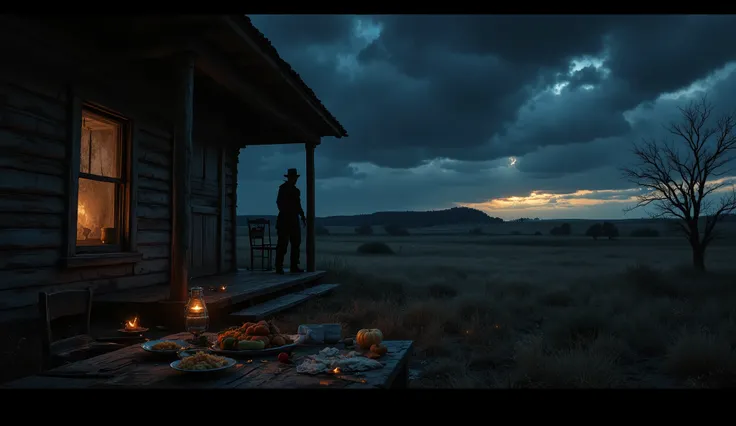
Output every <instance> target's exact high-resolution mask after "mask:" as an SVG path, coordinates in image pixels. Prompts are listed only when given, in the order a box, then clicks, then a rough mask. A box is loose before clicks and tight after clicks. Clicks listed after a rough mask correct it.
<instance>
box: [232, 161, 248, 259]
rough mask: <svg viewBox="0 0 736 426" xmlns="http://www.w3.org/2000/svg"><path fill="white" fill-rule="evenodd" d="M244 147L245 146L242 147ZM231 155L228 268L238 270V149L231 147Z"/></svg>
mask: <svg viewBox="0 0 736 426" xmlns="http://www.w3.org/2000/svg"><path fill="white" fill-rule="evenodd" d="M243 149H245V147H243ZM230 155H231V156H232V158H231V161H232V180H233V182H232V188H233V193H232V195H231V197H232V200H230V201H231V204H230V209H231V210H230V216H231V217H232V224H233V225H232V229H231V230H230V232H232V241H231V243H232V251H233V258H232V265H230V268H231V269H232V271H233V272H237V271H238V163H239V161H240V160H239V150H238V149H237V148H236V149H233V150H232V151H231V154H230Z"/></svg>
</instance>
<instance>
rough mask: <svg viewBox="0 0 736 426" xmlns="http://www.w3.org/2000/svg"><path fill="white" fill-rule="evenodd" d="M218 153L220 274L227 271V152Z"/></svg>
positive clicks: (221, 149)
mask: <svg viewBox="0 0 736 426" xmlns="http://www.w3.org/2000/svg"><path fill="white" fill-rule="evenodd" d="M218 151H219V152H218V159H219V161H218V165H217V171H218V178H217V182H218V183H219V184H220V194H219V196H218V199H217V213H218V214H219V217H218V222H219V224H218V225H217V241H218V242H219V243H220V244H219V246H218V250H217V251H218V257H217V272H218V273H220V274H222V273H223V272H225V271H226V269H227V265H225V217H226V211H225V210H227V186H226V185H227V183H226V182H225V167H226V165H227V163H226V161H227V150H226V149H225V148H224V147H220V149H219V150H218Z"/></svg>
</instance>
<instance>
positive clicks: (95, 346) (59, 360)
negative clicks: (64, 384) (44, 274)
mask: <svg viewBox="0 0 736 426" xmlns="http://www.w3.org/2000/svg"><path fill="white" fill-rule="evenodd" d="M38 309H39V316H40V318H41V321H42V325H43V328H44V330H43V335H42V341H41V345H42V346H41V350H42V356H43V369H44V370H45V369H48V368H53V367H55V366H57V365H59V364H63V363H66V362H74V361H79V360H82V359H86V358H91V357H93V356H96V355H100V354H102V353H107V352H112V351H115V350H118V349H121V348H124V347H125V345H121V344H118V343H112V342H98V341H95V339H94V338H93V337H91V336H90V317H91V314H92V289H91V288H88V289H86V290H66V291H59V292H55V293H46V292H41V293H39V294H38ZM59 323H63V325H64V326H66V327H65V328H66V329H67V333H59V334H66V336H64V337H63V338H59V339H54V338H53V336H54V334H56V333H58V332H59V327H58V325H59ZM54 326H57V327H56V329H54ZM55 332H56V333H55ZM74 333H77V334H74ZM69 334H71V335H69Z"/></svg>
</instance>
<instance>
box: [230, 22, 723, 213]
mask: <svg viewBox="0 0 736 426" xmlns="http://www.w3.org/2000/svg"><path fill="white" fill-rule="evenodd" d="M251 18H252V19H253V22H254V24H255V25H256V26H258V27H259V29H261V30H262V31H263V32H264V33H265V34H266V36H267V37H269V38H270V39H271V40H272V42H273V44H274V46H275V47H276V48H277V49H278V50H279V52H280V54H281V55H282V57H284V59H286V60H287V61H289V62H290V63H291V64H292V66H293V67H294V68H295V69H296V70H297V71H298V72H299V73H300V74H301V76H302V78H303V79H304V80H305V81H306V82H307V84H309V85H310V87H312V88H313V89H314V91H315V93H317V95H318V96H319V97H320V99H321V100H322V101H323V103H324V104H325V105H326V106H327V107H328V108H329V109H330V111H331V112H333V113H334V114H335V116H336V117H337V118H338V119H339V120H340V121H341V122H342V123H343V124H344V125H345V127H346V129H347V130H348V132H349V134H350V137H349V138H347V139H344V140H329V139H325V140H323V143H322V145H320V146H319V147H318V148H317V150H316V162H317V164H316V171H317V178H318V180H317V214H318V215H333V214H356V213H369V212H373V211H377V210H413V209H438V208H447V207H452V206H454V205H468V206H474V207H478V208H481V209H483V210H485V211H487V212H488V213H489V214H491V215H494V216H501V217H505V218H514V217H520V216H523V217H571V218H572V217H596V218H601V217H608V218H619V217H622V216H623V212H622V210H623V208H624V207H626V206H627V205H630V203H631V201H632V198H631V197H633V196H635V195H636V191H637V190H636V189H632V188H631V185H630V184H629V183H628V182H627V181H625V180H624V179H622V175H621V172H620V171H619V170H620V167H621V166H624V165H626V164H628V163H630V161H631V160H632V157H631V153H630V150H631V147H632V143H634V142H637V141H640V140H641V138H642V137H655V138H660V137H664V136H666V134H665V133H664V132H663V128H662V124H667V123H668V122H669V121H670V120H673V119H677V114H678V112H677V109H676V107H677V106H678V105H682V103H683V102H686V101H687V100H688V99H690V98H692V97H694V96H698V95H699V94H700V93H702V91H704V90H707V91H708V92H709V97H710V100H711V101H712V102H714V103H715V105H716V107H717V112H719V111H728V110H732V109H734V108H736V98H734V97H733V96H731V95H730V93H734V92H735V91H736V73H734V72H733V71H734V69H736V65H735V64H734V61H735V60H736V45H734V44H733V43H731V42H730V40H732V39H733V38H734V37H736V17H733V16H730V15H723V16H683V15H668V16H618V17H616V16H591V15H587V16H571V17H566V16H518V17H514V16H503V17H501V16H480V15H479V16H458V15H452V16H424V15H423V16H411V15H401V16H388V15H381V16H373V17H371V16H360V17H354V16H340V15H331V16H320V15H299V16H288V15H278V16H252V17H251ZM508 40H514V42H513V43H509V42H508ZM696 58H697V59H696ZM512 158H513V159H514V160H512ZM240 162H241V165H242V166H243V167H242V168H241V171H242V173H241V175H240V176H239V179H240V185H239V186H238V191H239V194H238V195H239V197H240V200H241V201H240V202H239V204H238V211H239V213H240V214H245V213H248V214H272V213H273V212H274V210H275V204H274V199H275V194H276V190H277V188H278V185H279V183H280V181H281V175H283V173H284V171H285V170H286V169H287V168H289V167H297V168H300V169H303V168H304V148H303V146H300V145H294V146H279V147H270V146H269V147H258V146H254V147H248V148H247V149H245V150H243V151H242V152H241V157H240ZM302 183H303V182H302ZM640 214H641V213H640Z"/></svg>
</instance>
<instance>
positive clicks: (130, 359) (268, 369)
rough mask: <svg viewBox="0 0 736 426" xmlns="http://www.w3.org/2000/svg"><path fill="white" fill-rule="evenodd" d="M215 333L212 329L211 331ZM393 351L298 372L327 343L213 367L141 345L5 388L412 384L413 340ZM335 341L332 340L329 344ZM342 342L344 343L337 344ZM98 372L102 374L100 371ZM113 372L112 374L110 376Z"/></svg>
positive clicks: (181, 336)
mask: <svg viewBox="0 0 736 426" xmlns="http://www.w3.org/2000/svg"><path fill="white" fill-rule="evenodd" d="M208 334H210V333H208ZM190 336H191V335H190V334H188V333H178V334H174V335H171V336H167V337H166V338H165V339H172V340H176V339H186V338H188V337H190ZM384 344H385V345H386V347H387V348H388V353H387V354H386V355H384V356H383V357H381V358H380V359H379V361H380V362H381V363H383V364H384V367H383V368H381V369H378V370H372V371H366V372H363V373H353V374H345V375H331V374H319V375H314V376H312V375H306V374H297V372H296V364H297V363H298V362H299V358H301V357H303V356H306V355H311V354H316V353H317V352H319V351H320V350H321V349H322V348H324V347H326V346H301V347H299V348H298V349H296V350H294V352H293V356H292V357H293V359H294V360H296V362H295V363H294V364H282V363H279V362H278V361H277V360H276V357H275V356H274V355H268V356H264V357H258V358H253V359H252V360H241V359H238V360H237V361H238V363H237V365H236V366H235V367H233V368H231V369H228V370H225V371H221V372H213V373H181V372H178V371H176V370H174V369H172V368H171V367H170V366H169V363H171V361H173V360H174V359H172V358H166V357H159V356H157V355H155V354H151V353H148V352H146V351H144V350H143V349H142V348H141V347H140V346H139V345H134V346H129V347H127V348H124V349H120V350H117V351H115V352H111V353H107V354H104V355H100V356H96V357H94V358H90V359H88V360H84V361H79V362H75V363H73V364H68V365H65V366H63V367H59V368H55V369H53V370H49V371H47V372H45V373H46V374H48V373H51V374H53V373H63V372H72V371H73V372H87V373H91V374H93V375H91V376H89V377H85V378H78V377H50V376H41V375H36V376H29V377H24V378H22V379H19V380H15V381H12V382H8V383H4V384H2V385H0V388H6V389H8V388H11V389H20V388H47V389H49V388H57V389H59V388H137V387H148V388H222V389H238V388H239V389H248V388H291V389H294V388H298V389H303V388H323V389H324V388H328V389H330V388H334V389H344V388H347V389H361V388H362V389H375V388H379V389H380V388H384V389H385V388H403V387H406V385H407V378H408V368H409V367H408V364H409V357H410V355H411V350H412V341H409V340H393V341H386V342H384ZM327 346H329V345H327ZM332 346H334V347H338V348H342V345H332ZM97 373H104V374H98V376H94V374H97ZM109 376H112V377H109Z"/></svg>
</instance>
